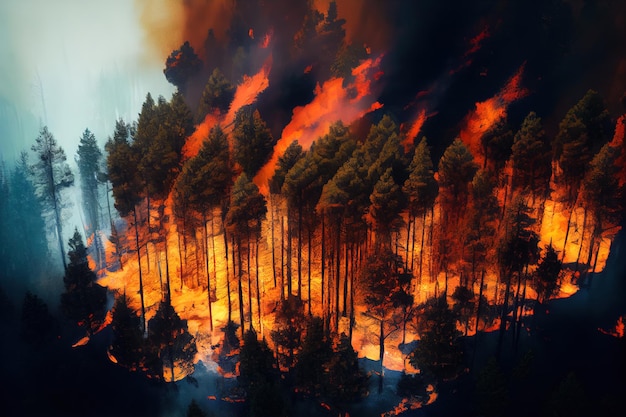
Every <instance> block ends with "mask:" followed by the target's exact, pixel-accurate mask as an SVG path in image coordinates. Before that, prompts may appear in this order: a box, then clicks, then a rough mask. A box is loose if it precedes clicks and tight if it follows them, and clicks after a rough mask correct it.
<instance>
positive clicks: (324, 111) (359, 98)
mask: <svg viewBox="0 0 626 417" xmlns="http://www.w3.org/2000/svg"><path fill="white" fill-rule="evenodd" d="M381 58H382V56H380V57H378V58H376V59H372V58H370V59H366V60H364V61H363V62H362V63H361V64H360V65H359V66H358V67H356V68H354V69H353V70H352V75H353V77H354V81H353V82H351V83H349V84H348V85H347V86H344V79H343V78H331V79H330V80H328V81H326V82H324V84H323V85H321V86H320V85H319V84H318V85H317V87H316V88H315V97H314V98H313V101H311V102H310V103H309V104H307V105H305V106H299V107H296V108H294V109H293V114H292V117H291V121H290V122H289V124H288V125H287V126H285V128H284V129H283V132H282V134H281V138H280V139H279V140H278V142H277V143H276V146H275V147H274V153H273V154H272V158H271V159H270V161H269V162H268V163H267V164H265V166H264V167H263V168H261V170H260V171H259V173H258V174H257V175H256V176H255V177H254V183H255V184H256V185H257V186H258V187H259V189H260V190H261V191H262V192H263V193H265V194H266V193H267V181H268V180H269V178H270V177H271V176H272V175H273V173H274V169H275V166H276V163H277V161H278V158H279V157H280V156H281V155H282V154H283V153H284V152H285V150H286V149H287V148H288V147H289V145H290V144H291V143H292V142H293V141H294V140H296V139H297V140H298V143H299V144H300V145H302V147H303V148H304V149H308V148H309V146H311V143H313V141H314V140H315V139H317V138H318V137H320V136H322V135H324V134H325V133H326V132H327V131H328V128H329V127H330V125H331V124H332V123H334V122H336V121H337V120H342V121H343V122H344V123H345V124H350V123H352V122H353V121H355V120H357V119H358V118H360V117H363V116H364V115H365V114H367V113H369V112H371V111H374V110H377V109H380V108H381V107H382V104H380V103H379V102H378V101H376V100H375V99H374V98H373V97H372V80H373V79H376V77H380V74H381V73H380V71H379V66H380V61H381Z"/></svg>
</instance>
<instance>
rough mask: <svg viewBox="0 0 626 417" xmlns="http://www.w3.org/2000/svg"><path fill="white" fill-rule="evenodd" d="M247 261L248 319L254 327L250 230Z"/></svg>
mask: <svg viewBox="0 0 626 417" xmlns="http://www.w3.org/2000/svg"><path fill="white" fill-rule="evenodd" d="M247 240H248V242H247V245H246V246H247V248H246V249H247V250H246V252H247V254H246V255H247V258H248V259H247V261H246V270H247V271H248V320H249V321H250V328H252V327H253V326H252V323H254V321H253V319H252V275H251V274H250V251H251V245H250V232H248V236H247Z"/></svg>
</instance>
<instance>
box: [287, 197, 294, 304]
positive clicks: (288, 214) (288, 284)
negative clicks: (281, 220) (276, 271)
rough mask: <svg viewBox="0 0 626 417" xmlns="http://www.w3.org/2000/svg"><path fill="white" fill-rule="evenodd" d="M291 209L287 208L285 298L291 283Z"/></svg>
mask: <svg viewBox="0 0 626 417" xmlns="http://www.w3.org/2000/svg"><path fill="white" fill-rule="evenodd" d="M291 217H292V216H291V209H288V210H287V298H289V297H291V294H293V292H292V285H291V263H292V262H291V250H292V242H291V241H292V231H291V229H292V227H291V223H292V221H291V220H292V219H291Z"/></svg>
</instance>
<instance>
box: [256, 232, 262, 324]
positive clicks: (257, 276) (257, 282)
mask: <svg viewBox="0 0 626 417" xmlns="http://www.w3.org/2000/svg"><path fill="white" fill-rule="evenodd" d="M254 261H255V268H256V271H255V274H254V276H255V278H256V308H257V313H258V315H259V331H260V332H261V334H263V321H262V320H263V319H262V314H261V289H260V287H259V238H258V236H257V237H255V239H254Z"/></svg>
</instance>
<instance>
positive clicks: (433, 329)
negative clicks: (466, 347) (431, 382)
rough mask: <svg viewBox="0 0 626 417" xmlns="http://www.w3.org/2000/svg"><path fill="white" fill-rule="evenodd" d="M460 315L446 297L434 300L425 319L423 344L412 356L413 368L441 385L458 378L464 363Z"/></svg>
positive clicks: (410, 359)
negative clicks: (449, 305)
mask: <svg viewBox="0 0 626 417" xmlns="http://www.w3.org/2000/svg"><path fill="white" fill-rule="evenodd" d="M456 318H457V317H456V315H455V314H454V312H453V311H452V310H451V309H450V308H449V307H448V304H447V302H446V300H445V298H444V297H439V298H436V299H433V300H431V303H429V304H428V305H427V306H426V309H425V311H424V313H423V315H422V320H423V325H422V327H423V331H421V332H420V341H419V344H418V345H417V347H416V348H415V350H414V351H413V352H412V353H411V354H410V356H409V361H410V362H411V365H413V366H415V367H416V368H419V369H420V370H421V371H422V372H423V373H424V374H425V375H427V376H429V377H431V378H435V379H436V380H438V381H441V380H446V379H451V378H454V377H456V376H458V374H459V371H460V366H461V363H462V359H463V349H462V347H461V343H460V339H459V337H460V335H461V332H459V331H458V330H457V329H456Z"/></svg>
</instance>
